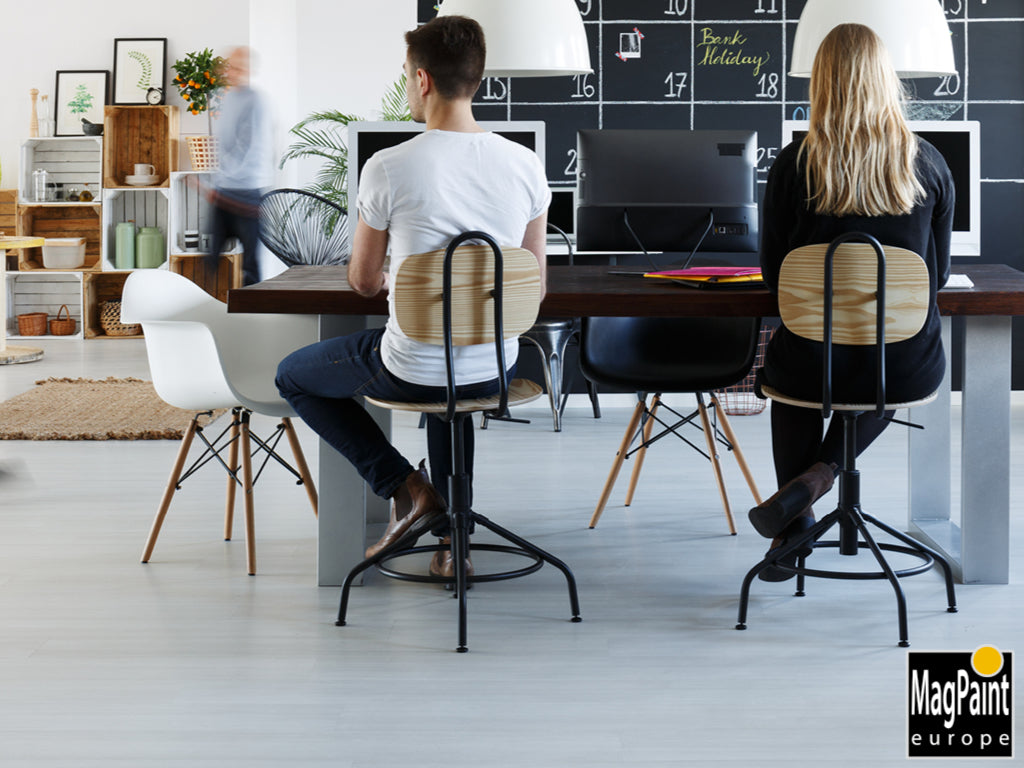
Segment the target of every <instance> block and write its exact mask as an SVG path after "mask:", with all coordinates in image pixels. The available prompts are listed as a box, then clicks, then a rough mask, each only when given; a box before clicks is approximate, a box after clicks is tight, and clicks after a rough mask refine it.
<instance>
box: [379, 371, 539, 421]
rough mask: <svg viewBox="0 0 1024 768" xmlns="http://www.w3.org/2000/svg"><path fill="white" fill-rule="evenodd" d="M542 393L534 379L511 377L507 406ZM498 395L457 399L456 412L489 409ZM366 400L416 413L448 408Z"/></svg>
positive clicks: (442, 404)
mask: <svg viewBox="0 0 1024 768" xmlns="http://www.w3.org/2000/svg"><path fill="white" fill-rule="evenodd" d="M543 394H544V390H543V388H542V387H541V386H540V384H538V383H537V382H535V381H530V380H529V379H513V380H512V381H511V382H509V385H508V406H509V407H510V408H511V407H512V406H514V405H523V404H524V403H529V402H531V401H533V400H536V399H537V398H538V397H540V396H541V395H543ZM500 401H501V397H500V395H494V396H492V397H475V398H472V399H470V400H457V401H456V403H455V412H456V413H476V412H478V411H491V410H494V409H496V408H497V407H498V405H499V404H500ZM366 402H368V403H373V404H374V405H376V406H378V407H380V408H387V409H388V410H389V411H415V412H417V413H445V412H446V411H447V410H448V403H445V402H436V403H411V402H405V401H402V400H377V399H376V398H373V397H368V398H366Z"/></svg>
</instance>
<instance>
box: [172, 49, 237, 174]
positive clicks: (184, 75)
mask: <svg viewBox="0 0 1024 768" xmlns="http://www.w3.org/2000/svg"><path fill="white" fill-rule="evenodd" d="M223 67H224V57H223V56H214V55H213V51H212V50H210V49H209V48H205V49H203V50H202V51H193V52H191V53H187V54H185V56H184V57H182V58H180V59H178V60H177V61H176V62H174V65H173V66H172V69H174V71H175V72H176V73H177V74H176V76H175V78H174V87H175V88H177V89H178V93H179V94H180V95H181V98H183V99H184V100H185V102H186V104H187V105H188V106H187V107H186V109H187V110H188V111H189V112H191V113H192V114H193V115H201V114H202V113H204V112H205V113H206V125H207V129H208V131H209V134H210V135H208V136H186V137H185V140H186V141H187V143H188V151H189V156H190V157H191V159H192V167H193V168H194V169H195V170H197V171H208V170H213V169H214V168H216V167H217V146H216V143H215V141H214V138H213V135H212V134H213V124H212V121H211V117H216V115H217V106H218V105H219V103H220V92H221V90H222V89H223V88H225V87H226V85H227V83H226V82H225V81H224V80H223V78H222V70H223Z"/></svg>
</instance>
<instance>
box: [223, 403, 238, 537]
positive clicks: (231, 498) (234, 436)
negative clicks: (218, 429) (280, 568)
mask: <svg viewBox="0 0 1024 768" xmlns="http://www.w3.org/2000/svg"><path fill="white" fill-rule="evenodd" d="M238 412H239V409H238V408H235V409H233V410H232V411H231V435H230V440H231V447H230V448H228V466H229V467H231V471H232V472H235V473H236V474H237V472H238V469H239V466H238V442H239V431H240V430H239V426H240V424H241V422H240V421H239V416H238ZM237 485H238V480H237V479H236V477H232V476H231V475H230V474H229V475H228V490H227V493H226V494H225V503H224V541H231V527H232V524H233V522H234V518H235V488H236V486H237Z"/></svg>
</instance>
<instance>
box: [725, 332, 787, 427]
mask: <svg viewBox="0 0 1024 768" xmlns="http://www.w3.org/2000/svg"><path fill="white" fill-rule="evenodd" d="M773 333H775V329H774V328H772V327H771V326H768V325H762V326H761V334H760V336H758V339H757V354H756V355H755V357H754V365H753V366H752V367H751V369H750V373H748V374H747V375H746V376H745V377H744V378H743V380H742V381H740V382H739V383H738V384H733V385H732V386H731V387H726V388H725V389H719V390H716V392H715V394H716V395H717V396H718V402H719V403H721V405H722V410H723V411H725V412H726V413H727V414H729V415H730V416H753V415H755V414H758V413H761V411H763V410H764V409H765V405H767V403H766V401H765V400H763V399H761V398H760V397H758V396H757V395H755V394H754V379H755V378H756V376H757V369H758V368H760V367H761V366H762V365H764V351H765V349H766V348H767V347H768V342H769V341H770V340H771V338H772V334H773Z"/></svg>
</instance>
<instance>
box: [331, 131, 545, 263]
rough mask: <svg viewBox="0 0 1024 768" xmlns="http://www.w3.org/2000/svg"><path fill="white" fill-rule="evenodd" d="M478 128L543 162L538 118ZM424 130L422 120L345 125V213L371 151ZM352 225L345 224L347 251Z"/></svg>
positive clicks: (352, 202) (351, 204)
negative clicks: (346, 164)
mask: <svg viewBox="0 0 1024 768" xmlns="http://www.w3.org/2000/svg"><path fill="white" fill-rule="evenodd" d="M479 125H480V127H481V128H483V129H484V130H487V131H492V132H494V133H497V134H500V135H501V136H504V137H505V138H507V139H510V140H511V141H514V142H516V143H518V144H522V145H523V146H525V147H528V148H529V149H532V150H533V151H534V152H536V153H537V155H538V156H539V157H540V159H541V162H543V161H544V157H545V155H544V137H545V126H544V123H543V122H542V121H540V120H508V121H504V120H500V121H496V120H481V121H480V122H479ZM424 130H426V125H425V124H423V123H413V122H404V121H403V122H399V121H394V120H359V121H355V122H351V123H349V124H348V201H349V207H350V208H351V209H352V210H351V211H350V212H349V215H350V216H352V217H353V218H354V217H355V215H356V201H357V200H359V174H360V173H361V172H362V170H363V166H364V165H366V161H367V160H369V159H370V158H371V157H373V154H374V153H375V152H379V151H380V150H382V149H387V148H388V147H393V146H395V145H396V144H401V143H402V142H403V141H408V140H409V139H411V138H413V137H414V136H416V135H417V134H419V133H422V132H423V131H424ZM354 234H355V226H354V225H353V226H350V227H349V250H350V251H351V246H352V237H353V235H354Z"/></svg>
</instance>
